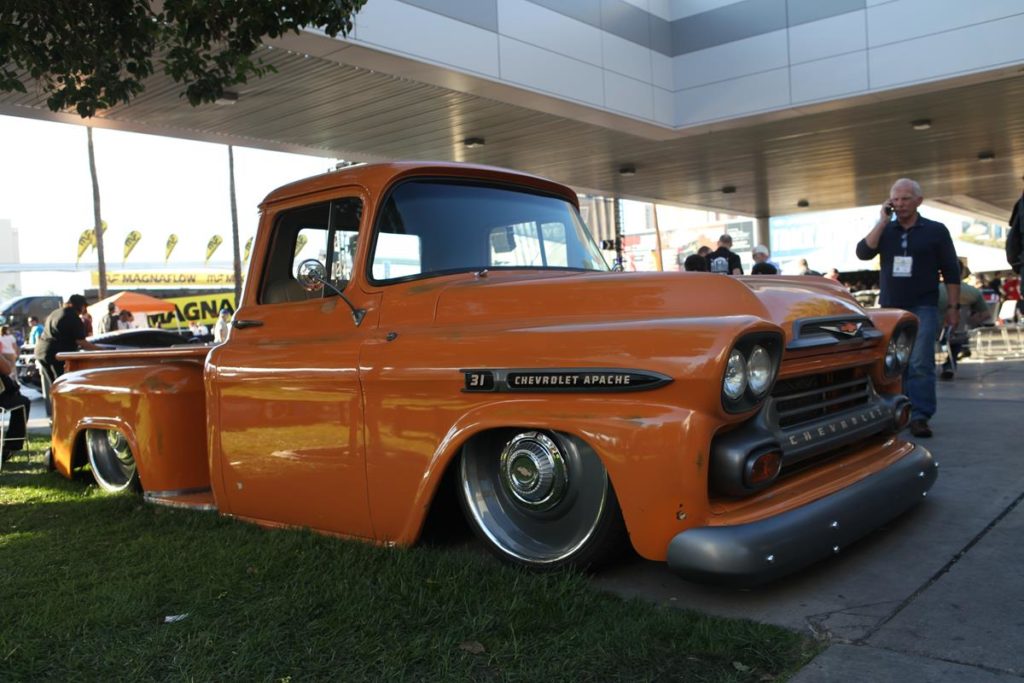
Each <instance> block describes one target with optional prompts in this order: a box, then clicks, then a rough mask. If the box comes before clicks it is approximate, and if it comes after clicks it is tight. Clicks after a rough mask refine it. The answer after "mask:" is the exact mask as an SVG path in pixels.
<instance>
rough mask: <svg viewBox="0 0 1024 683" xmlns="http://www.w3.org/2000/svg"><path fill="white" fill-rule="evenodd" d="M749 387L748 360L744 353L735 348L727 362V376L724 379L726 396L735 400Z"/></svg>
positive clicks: (723, 385)
mask: <svg viewBox="0 0 1024 683" xmlns="http://www.w3.org/2000/svg"><path fill="white" fill-rule="evenodd" d="M746 389H747V361H746V359H745V358H744V357H743V354H742V353H740V352H739V351H738V350H736V349H733V350H732V353H730V354H729V362H728V363H726V364H725V377H724V378H723V379H722V391H723V392H725V395H726V397H728V398H729V399H730V400H733V401H735V400H736V399H738V398H739V397H740V396H742V395H743V392H744V391H746Z"/></svg>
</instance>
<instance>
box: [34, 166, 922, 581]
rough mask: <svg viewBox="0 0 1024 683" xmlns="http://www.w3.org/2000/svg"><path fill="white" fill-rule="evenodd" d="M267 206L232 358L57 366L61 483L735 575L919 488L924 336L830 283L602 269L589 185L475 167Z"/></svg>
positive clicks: (842, 539) (875, 516) (540, 556)
mask: <svg viewBox="0 0 1024 683" xmlns="http://www.w3.org/2000/svg"><path fill="white" fill-rule="evenodd" d="M260 209H261V222H260V226H259V231H258V234H257V237H256V241H255V245H254V247H253V252H252V259H251V261H250V264H249V272H248V275H247V277H246V279H245V290H244V293H243V296H242V301H241V302H240V306H239V308H238V309H237V310H236V311H235V315H234V319H233V323H232V327H233V329H231V331H230V333H229V335H228V338H227V340H226V342H224V343H222V344H219V345H216V346H213V347H209V348H207V347H203V346H195V345H187V344H186V345H180V346H173V347H170V348H166V349H140V350H111V351H90V352H80V353H69V354H64V355H63V356H62V358H63V359H64V360H65V361H66V363H67V370H68V371H67V372H66V374H65V375H63V376H62V377H61V378H60V379H58V380H57V382H56V383H55V384H54V387H53V396H54V406H55V410H54V423H53V443H52V449H53V450H52V454H53V462H54V464H55V466H56V468H57V469H58V470H59V471H60V472H61V473H62V474H64V475H67V476H70V475H71V473H72V471H73V470H74V469H75V468H76V467H79V466H81V465H83V464H85V463H89V464H90V465H91V470H92V474H93V476H94V477H95V478H96V481H97V482H98V483H99V485H100V486H102V487H103V488H105V489H108V490H114V491H117V490H125V489H142V491H143V492H144V497H145V499H146V500H148V501H150V502H152V503H156V504H164V505H173V506H178V507H191V508H196V509H217V510H219V511H220V512H221V513H223V514H227V515H231V516H234V517H238V518H241V519H246V520H250V521H253V522H256V523H259V524H265V525H269V526H300V527H310V528H313V529H317V530H320V531H324V532H328V533H332V534H339V535H343V536H347V537H352V538H361V539H365V540H368V541H372V542H375V543H380V544H385V545H391V544H398V545H408V544H411V543H414V542H416V540H417V539H418V538H419V536H420V534H421V531H422V529H423V526H424V523H425V520H426V518H427V515H428V512H429V511H430V510H431V509H432V507H433V506H434V505H438V504H443V503H444V502H445V500H442V499H446V497H447V496H453V497H455V498H456V499H457V500H458V503H459V504H460V505H461V507H462V509H463V510H464V512H465V516H466V519H467V520H468V522H469V524H470V526H471V527H473V529H474V530H475V531H476V533H477V535H478V536H479V537H480V539H482V541H483V543H485V544H486V545H487V546H488V547H489V548H490V549H491V550H492V551H493V552H495V553H496V554H497V555H498V556H499V557H501V558H502V559H503V560H505V561H508V562H512V563H516V564H520V565H524V566H527V567H530V568H537V569H548V568H557V567H562V566H566V565H575V566H587V565H594V564H599V563H601V562H604V561H608V560H610V559H612V558H614V557H615V556H616V555H617V553H618V552H620V551H621V550H622V548H623V547H624V545H626V544H629V545H631V546H632V547H633V549H634V550H635V551H636V552H637V553H639V554H640V555H642V556H643V557H645V558H648V559H651V560H659V561H667V562H668V564H669V566H670V567H671V568H672V569H674V570H675V571H677V572H679V573H681V574H682V575H684V576H686V577H689V578H692V579H698V580H716V581H717V580H725V581H738V582H744V583H756V582H761V581H766V580H770V579H773V578H776V577H778V576H781V575H783V574H786V573H788V572H791V571H794V570H796V569H799V568H801V567H804V566H806V565H808V564H809V563H811V562H814V561H817V560H820V559H822V558H824V557H831V556H832V555H834V554H836V553H838V552H840V551H842V550H843V549H845V548H846V547H847V545H848V544H850V543H852V542H853V541H855V540H856V539H858V538H859V537H861V536H863V535H864V534H866V533H868V532H870V531H871V530H873V529H875V528H877V527H878V526H879V525H881V524H884V523H885V522H887V521H888V520H890V519H892V518H893V517H895V516H897V515H899V514H901V513H902V512H904V511H905V510H907V509H908V508H910V507H911V506H913V505H915V504H917V503H918V502H919V501H921V500H922V499H923V496H924V494H925V493H926V492H927V491H928V489H929V488H930V487H931V485H932V483H933V482H934V480H935V477H936V467H935V464H934V462H933V460H932V457H931V455H930V454H929V453H928V451H927V450H925V449H924V448H922V447H920V446H917V445H914V444H912V443H908V442H907V441H905V440H903V439H902V438H901V437H900V436H899V432H900V430H901V429H902V428H903V427H905V426H906V424H907V422H908V421H909V415H910V405H909V402H908V401H907V399H906V397H904V396H903V395H902V394H901V391H900V376H901V373H902V371H903V369H904V367H905V366H906V364H907V361H908V359H909V355H910V350H911V348H912V346H913V342H914V337H915V334H916V331H917V321H916V318H914V317H913V316H912V315H911V314H909V313H906V312H904V311H898V310H891V309H875V310H871V311H866V310H865V309H863V308H862V307H861V306H860V305H858V304H857V302H856V301H855V300H854V298H853V297H852V296H851V295H850V294H849V293H848V292H847V291H846V290H845V289H844V288H843V287H842V286H840V285H839V284H837V283H835V282H832V281H831V280H828V279H825V278H806V277H783V276H768V277H747V278H738V277H731V276H724V275H714V274H709V273H678V272H673V273H616V272H610V270H609V268H608V266H607V265H606V263H605V261H604V259H603V257H602V255H601V253H600V250H599V249H598V248H597V246H596V245H595V243H594V241H593V240H592V238H591V236H590V235H589V233H588V232H587V229H586V227H585V225H584V224H583V222H582V220H581V219H580V215H579V210H578V204H577V197H576V194H575V192H573V191H572V190H571V189H570V188H567V187H565V186H562V185H559V184H557V183H554V182H551V181H548V180H544V179H542V178H537V177H534V176H529V175H524V174H520V173H515V172H512V171H507V170H502V169H495V168H490V167H481V166H470V165H460V164H427V163H392V164H379V165H369V166H359V167H353V168H348V169H345V170H342V171H339V172H335V173H330V174H326V175H322V176H318V177H315V178H310V179H307V180H304V181H300V182H297V183H293V184H291V185H287V186H285V187H283V188H280V189H278V190H275V191H274V192H272V193H271V194H270V195H269V196H268V197H267V198H266V199H265V200H264V202H263V203H262V205H261V207H260ZM445 482H450V484H451V485H450V486H448V485H444V483H445ZM453 502H454V501H453ZM900 533H913V529H912V528H910V527H903V528H901V531H900Z"/></svg>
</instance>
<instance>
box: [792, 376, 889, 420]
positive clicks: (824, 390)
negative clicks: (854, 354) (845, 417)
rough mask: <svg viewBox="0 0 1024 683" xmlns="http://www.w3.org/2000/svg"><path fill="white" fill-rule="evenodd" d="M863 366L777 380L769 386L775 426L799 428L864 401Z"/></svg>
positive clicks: (867, 394)
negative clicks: (773, 384)
mask: <svg viewBox="0 0 1024 683" xmlns="http://www.w3.org/2000/svg"><path fill="white" fill-rule="evenodd" d="M872 393H873V391H872V388H871V378H870V377H869V376H868V371H867V368H866V367H854V368H844V369H842V370H831V371H828V372H822V373H818V374H815V375H803V376H801V377H790V378H787V379H781V380H779V381H777V382H776V383H775V387H774V388H773V389H772V398H773V399H774V400H775V410H776V415H777V418H778V426H779V427H780V428H781V429H791V428H794V427H799V426H800V425H801V424H803V423H806V422H815V421H818V420H821V419H822V418H827V417H828V416H829V415H832V414H834V413H839V412H842V411H845V410H850V409H853V408H856V407H858V406H862V405H865V404H867V403H868V402H869V401H870V400H871V396H872Z"/></svg>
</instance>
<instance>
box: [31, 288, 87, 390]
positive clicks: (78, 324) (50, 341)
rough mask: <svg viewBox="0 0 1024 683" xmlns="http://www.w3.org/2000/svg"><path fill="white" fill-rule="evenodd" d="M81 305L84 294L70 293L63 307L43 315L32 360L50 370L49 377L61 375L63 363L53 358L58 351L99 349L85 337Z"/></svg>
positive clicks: (84, 302)
mask: <svg viewBox="0 0 1024 683" xmlns="http://www.w3.org/2000/svg"><path fill="white" fill-rule="evenodd" d="M85 306H86V301H85V297H84V296H82V295H81V294H72V295H71V296H69V297H68V300H67V302H66V303H65V304H64V307H63V308H58V309H57V310H56V311H54V312H53V313H51V314H50V315H48V316H47V317H46V322H45V323H44V324H43V334H42V336H40V337H39V343H38V344H36V359H38V360H39V361H41V362H42V365H43V367H44V368H45V369H46V370H48V371H50V378H51V380H53V379H57V378H58V377H60V376H61V375H62V374H64V362H63V361H59V360H57V354H58V353H63V352H64V351H77V350H79V349H92V350H94V349H98V348H99V347H98V346H96V345H95V344H93V343H92V342H90V341H86V339H85V337H86V334H85V324H84V323H83V322H82V318H81V314H82V312H83V311H84V310H85Z"/></svg>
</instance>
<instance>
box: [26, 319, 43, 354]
mask: <svg viewBox="0 0 1024 683" xmlns="http://www.w3.org/2000/svg"><path fill="white" fill-rule="evenodd" d="M42 334H43V324H42V323H41V322H39V318H37V317H35V316H34V315H33V316H31V317H30V318H29V319H28V343H29V344H31V345H32V346H35V345H36V342H38V341H39V337H41V336H42Z"/></svg>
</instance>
